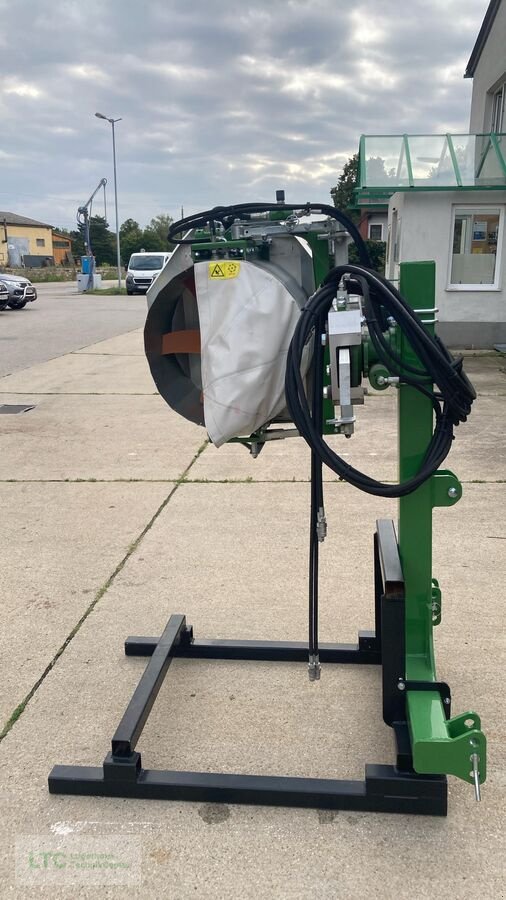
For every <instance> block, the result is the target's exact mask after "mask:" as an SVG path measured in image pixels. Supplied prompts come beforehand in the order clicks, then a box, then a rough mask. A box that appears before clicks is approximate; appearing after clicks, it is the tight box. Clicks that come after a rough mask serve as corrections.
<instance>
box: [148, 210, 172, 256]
mask: <svg viewBox="0 0 506 900" xmlns="http://www.w3.org/2000/svg"><path fill="white" fill-rule="evenodd" d="M172 221H173V220H172V216H167V215H164V214H162V215H160V216H155V218H154V219H151V222H150V223H149V225H146V228H145V229H144V241H145V245H144V246H145V248H146V250H169V249H170V248H171V247H172V244H169V242H168V240H167V234H168V231H169V226H170V225H171V224H172Z"/></svg>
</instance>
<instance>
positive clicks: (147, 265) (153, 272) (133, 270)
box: [126, 250, 170, 294]
mask: <svg viewBox="0 0 506 900" xmlns="http://www.w3.org/2000/svg"><path fill="white" fill-rule="evenodd" d="M169 257H170V253H169V252H168V251H164V252H160V253H159V252H158V251H150V250H141V251H140V253H132V255H131V257H130V261H129V263H128V269H127V276H126V289H127V294H145V293H146V291H147V290H148V288H149V287H150V286H151V284H152V283H153V281H154V280H155V278H158V276H159V274H160V272H161V271H162V269H163V267H164V265H165V263H166V262H167V260H168V259H169Z"/></svg>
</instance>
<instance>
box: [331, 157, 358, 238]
mask: <svg viewBox="0 0 506 900" xmlns="http://www.w3.org/2000/svg"><path fill="white" fill-rule="evenodd" d="M356 187H358V153H355V155H354V156H352V157H350V159H349V160H348V162H347V163H345V164H344V166H343V171H342V174H341V175H340V176H339V179H338V182H337V185H336V186H335V187H333V188H332V189H331V191H330V193H331V195H332V200H333V201H334V206H335V207H336V209H339V210H341V212H343V213H346V215H347V216H349V218H350V219H352V220H353V221H354V222H356V221H357V220H358V218H359V212H358V211H357V210H354V209H350V207H352V206H354V205H355V195H354V190H355V188H356Z"/></svg>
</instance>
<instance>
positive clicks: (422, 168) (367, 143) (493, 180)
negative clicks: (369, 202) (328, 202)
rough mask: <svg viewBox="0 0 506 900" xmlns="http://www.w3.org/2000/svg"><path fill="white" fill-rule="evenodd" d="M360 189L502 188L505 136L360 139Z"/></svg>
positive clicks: (378, 191)
mask: <svg viewBox="0 0 506 900" xmlns="http://www.w3.org/2000/svg"><path fill="white" fill-rule="evenodd" d="M358 173H359V187H358V188H357V191H356V196H357V200H359V199H360V196H361V193H362V192H364V194H365V193H366V192H367V194H368V195H370V196H371V197H373V196H375V195H377V194H383V195H384V194H385V192H386V191H388V192H390V193H391V194H392V193H394V192H395V191H454V190H464V191H469V190H501V189H506V134H504V133H501V134H494V133H493V132H491V133H487V134H442V135H436V134H413V135H408V134H397V135H393V134H390V135H388V134H387V135H378V134H371V135H362V137H361V138H360V148H359V166H358Z"/></svg>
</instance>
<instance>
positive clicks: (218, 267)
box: [209, 259, 241, 278]
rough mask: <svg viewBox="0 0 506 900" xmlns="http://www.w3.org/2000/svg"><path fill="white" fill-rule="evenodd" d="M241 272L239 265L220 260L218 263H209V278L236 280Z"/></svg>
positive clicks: (227, 260)
mask: <svg viewBox="0 0 506 900" xmlns="http://www.w3.org/2000/svg"><path fill="white" fill-rule="evenodd" d="M240 270H241V263H239V262H232V261H231V260H229V259H222V260H220V262H212V263H209V278H237V276H238V274H239V272H240Z"/></svg>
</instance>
